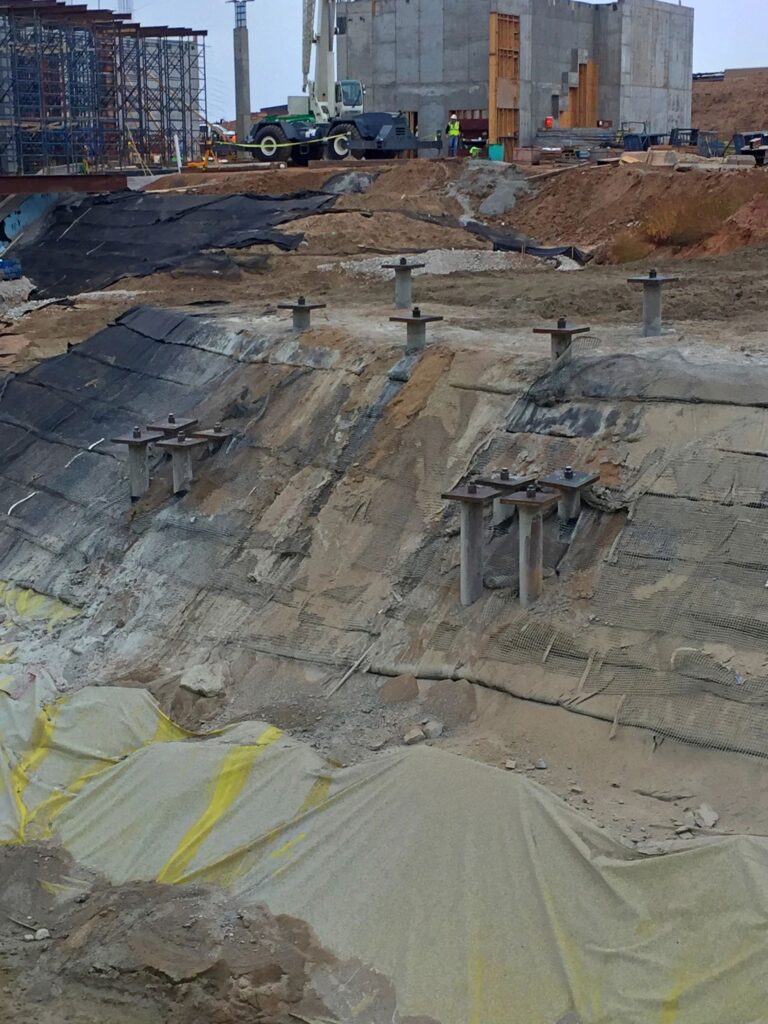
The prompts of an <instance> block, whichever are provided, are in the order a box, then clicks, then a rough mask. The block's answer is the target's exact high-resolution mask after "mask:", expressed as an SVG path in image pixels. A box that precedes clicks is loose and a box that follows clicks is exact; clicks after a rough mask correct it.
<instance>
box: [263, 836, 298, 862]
mask: <svg viewBox="0 0 768 1024" xmlns="http://www.w3.org/2000/svg"><path fill="white" fill-rule="evenodd" d="M306 838H307V833H306V832H299V834H298V835H297V836H294V838H293V839H289V840H288V841H287V842H286V843H283V845H282V846H278V848H277V849H276V850H273V851H272V853H271V854H270V856H271V857H274V858H275V860H279V859H280V858H281V857H286V856H287V855H288V854H289V853H290V852H291V850H292V849H293V848H294V846H295V845H296V844H297V843H301V842H302V841H303V840H304V839H306Z"/></svg>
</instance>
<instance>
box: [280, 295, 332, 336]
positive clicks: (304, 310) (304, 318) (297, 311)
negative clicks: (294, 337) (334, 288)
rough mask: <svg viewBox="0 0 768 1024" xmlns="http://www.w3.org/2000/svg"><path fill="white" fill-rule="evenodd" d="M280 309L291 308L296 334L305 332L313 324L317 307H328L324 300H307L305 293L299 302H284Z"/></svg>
mask: <svg viewBox="0 0 768 1024" xmlns="http://www.w3.org/2000/svg"><path fill="white" fill-rule="evenodd" d="M277 308H278V309H290V310H291V312H292V313H293V329H294V331H295V332H296V334H303V333H304V331H308V330H309V328H310V327H311V326H312V311H313V310H315V309H326V304H325V303H324V302H307V300H306V299H305V298H304V296H303V295H300V296H299V300H298V302H283V303H281V304H280V305H279V306H278V307H277Z"/></svg>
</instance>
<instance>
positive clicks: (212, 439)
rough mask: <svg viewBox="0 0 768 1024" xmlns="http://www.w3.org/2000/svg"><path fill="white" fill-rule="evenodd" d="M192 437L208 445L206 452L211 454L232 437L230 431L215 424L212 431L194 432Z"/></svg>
mask: <svg viewBox="0 0 768 1024" xmlns="http://www.w3.org/2000/svg"><path fill="white" fill-rule="evenodd" d="M191 436H192V437H196V438H199V439H200V440H201V441H205V442H206V443H207V444H208V451H209V452H213V451H215V450H216V449H217V448H220V447H221V446H222V445H223V444H224V442H225V441H228V440H229V439H230V437H232V436H233V433H232V431H231V430H225V429H224V428H223V427H222V425H221V424H220V423H217V424H216V425H215V426H214V427H213V429H212V430H195V431H193V433H192V435H191Z"/></svg>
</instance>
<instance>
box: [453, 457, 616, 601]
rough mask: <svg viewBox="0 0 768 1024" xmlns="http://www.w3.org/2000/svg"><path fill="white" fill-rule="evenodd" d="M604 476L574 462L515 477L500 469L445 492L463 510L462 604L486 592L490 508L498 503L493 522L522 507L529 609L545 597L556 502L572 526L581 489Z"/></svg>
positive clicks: (522, 568)
mask: <svg viewBox="0 0 768 1024" xmlns="http://www.w3.org/2000/svg"><path fill="white" fill-rule="evenodd" d="M599 479H600V474H599V473H585V472H580V471H577V470H574V469H573V468H572V467H571V466H566V467H565V468H564V469H560V470H557V471H556V472H554V473H550V474H549V475H548V476H545V477H542V478H538V477H537V476H536V475H535V474H534V475H528V476H524V475H523V476H514V475H512V474H510V472H509V470H508V469H500V470H498V471H497V472H494V473H491V474H490V475H487V476H479V477H473V478H471V479H470V481H469V482H468V483H467V484H463V485H461V486H459V487H455V488H454V489H453V490H452V491H448V492H447V493H446V494H443V495H442V497H443V498H444V499H445V500H446V501H456V502H458V503H459V508H460V515H461V567H460V571H461V587H460V589H461V603H462V604H463V605H464V606H468V605H471V604H474V603H475V601H477V600H479V599H480V597H481V596H482V593H483V573H484V569H485V557H484V548H485V522H484V521H485V510H486V508H488V506H490V505H492V506H493V525H494V526H498V525H500V524H501V523H503V522H504V521H505V520H506V519H508V518H509V517H510V516H511V515H514V514H515V512H517V515H518V519H519V545H520V548H519V593H520V604H521V605H522V606H523V608H530V607H531V606H532V605H533V604H535V603H536V601H537V600H538V599H539V597H540V596H541V591H542V588H543V584H544V516H545V515H546V514H547V513H548V512H549V511H550V510H551V509H553V508H554V507H555V505H557V508H558V518H559V520H560V523H561V524H562V525H563V526H571V525H572V524H573V523H575V522H576V521H577V520H578V518H579V516H580V514H581V501H582V492H583V491H584V490H585V488H587V487H590V486H591V485H592V484H594V483H596V482H597V481H598V480H599Z"/></svg>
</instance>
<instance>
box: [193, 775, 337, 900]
mask: <svg viewBox="0 0 768 1024" xmlns="http://www.w3.org/2000/svg"><path fill="white" fill-rule="evenodd" d="M331 783H332V779H331V777H330V776H328V775H325V776H323V777H322V778H318V779H316V780H315V782H314V783H313V784H312V787H311V789H310V790H309V792H308V793H307V795H306V797H305V798H304V800H303V802H302V804H301V807H300V808H299V809H298V811H297V812H296V813H295V814H294V815H293V817H292V818H291V819H290V820H289V821H285V822H283V823H282V824H280V825H275V827H274V828H271V829H270V830H269V831H268V832H265V833H264V834H263V835H261V836H259V837H258V838H257V839H249V840H248V842H247V843H242V844H241V845H240V846H237V847H235V849H234V850H230V851H229V852H228V853H225V854H224V855H223V856H221V857H219V859H218V860H216V861H214V862H213V863H211V864H207V865H206V866H205V867H202V868H198V869H197V870H196V871H190V872H189V873H188V874H187V875H185V877H184V878H183V879H181V881H184V882H214V883H216V884H217V885H222V886H225V887H227V888H228V887H230V886H232V885H234V884H235V882H236V881H237V880H238V878H242V877H243V875H246V874H247V873H248V872H249V871H251V870H253V867H254V866H255V864H257V863H258V862H259V861H260V860H261V859H262V857H264V856H266V852H267V848H268V847H269V846H271V845H272V844H273V843H276V842H278V840H280V839H281V838H282V837H283V836H284V835H285V833H286V832H287V831H288V830H289V829H291V828H294V827H295V826H296V825H298V824H300V823H301V822H302V820H303V819H304V818H305V817H306V816H307V815H308V814H311V813H312V811H314V810H315V809H318V808H323V809H324V805H325V806H328V805H330V804H331V803H333V802H334V801H336V800H337V799H339V797H340V796H341V795H342V794H340V793H337V794H336V795H335V796H333V797H330V798H329V793H330V789H331ZM304 835H305V836H306V833H304ZM285 868H286V865H284V866H283V867H281V868H278V869H277V871H275V872H274V874H273V876H272V877H273V878H274V877H276V876H277V875H278V874H281V873H282V872H283V871H284V870H285Z"/></svg>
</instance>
